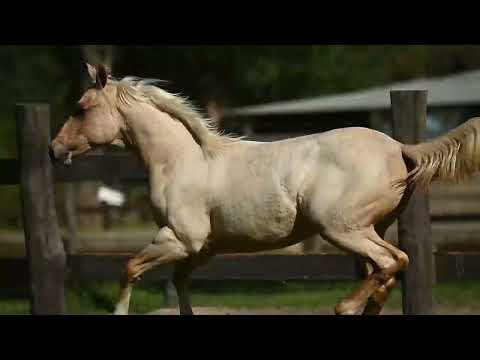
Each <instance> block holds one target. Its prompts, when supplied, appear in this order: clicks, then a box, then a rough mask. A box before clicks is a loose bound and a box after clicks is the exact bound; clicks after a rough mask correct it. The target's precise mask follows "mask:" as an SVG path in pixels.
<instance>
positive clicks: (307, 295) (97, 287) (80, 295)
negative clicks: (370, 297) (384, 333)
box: [0, 281, 480, 314]
mask: <svg viewBox="0 0 480 360" xmlns="http://www.w3.org/2000/svg"><path fill="white" fill-rule="evenodd" d="M355 285H356V284H354V283H351V282H287V283H281V282H246V281H244V282H219V281H216V282H209V283H208V282H205V283H203V282H195V283H193V286H192V303H193V305H194V306H206V307H228V308H250V309H254V308H255V309H258V308H297V309H307V310H308V309H312V310H313V309H318V308H329V309H333V307H334V305H335V303H336V302H337V301H338V300H339V299H340V298H342V297H343V296H345V295H346V294H347V293H348V292H349V291H350V290H351V289H352V287H353V286H355ZM162 291H163V289H162V288H161V287H153V286H147V285H142V284H139V285H138V286H137V287H136V289H135V291H134V293H133V297H132V303H131V312H132V313H135V314H143V313H147V312H149V311H153V310H156V309H159V308H161V307H163V306H164V303H163V302H164V299H163V294H162ZM117 293H118V285H117V284H115V283H92V284H89V285H82V286H79V285H78V286H72V287H69V289H68V295H67V307H68V313H69V314H109V313H111V312H112V310H113V304H114V302H115V300H116V297H117ZM2 294H3V296H2V297H1V299H0V314H28V312H29V306H28V301H27V299H26V296H25V294H22V293H20V292H19V291H14V290H2ZM434 295H435V300H436V303H437V305H438V306H437V307H438V308H440V309H441V311H439V313H442V312H443V313H445V311H446V313H472V314H475V313H478V314H480V282H466V281H464V282H456V283H442V284H440V285H438V286H437V287H436V288H435V293H434ZM400 306H401V293H400V290H399V289H395V290H394V292H393V294H392V296H391V298H390V299H389V301H388V306H387V308H400Z"/></svg>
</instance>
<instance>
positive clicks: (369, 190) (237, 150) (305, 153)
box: [49, 64, 480, 314]
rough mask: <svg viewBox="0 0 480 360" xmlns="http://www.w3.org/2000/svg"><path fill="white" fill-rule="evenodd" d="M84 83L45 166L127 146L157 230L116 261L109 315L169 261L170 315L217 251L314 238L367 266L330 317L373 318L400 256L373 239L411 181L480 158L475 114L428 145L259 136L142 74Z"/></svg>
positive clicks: (450, 172) (403, 262)
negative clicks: (115, 294)
mask: <svg viewBox="0 0 480 360" xmlns="http://www.w3.org/2000/svg"><path fill="white" fill-rule="evenodd" d="M87 67H88V71H89V74H90V76H91V78H92V79H93V81H94V85H93V86H92V87H91V88H90V89H88V90H87V91H86V92H85V93H84V95H83V96H82V98H81V99H80V101H79V102H78V105H79V110H78V111H77V112H76V113H75V114H73V115H72V116H71V117H70V118H69V119H68V120H67V121H66V123H65V124H64V126H63V128H62V129H61V130H60V132H59V134H58V135H57V136H56V138H55V139H54V140H53V141H52V143H51V146H50V149H49V152H50V156H51V158H52V161H54V162H59V163H66V164H68V163H71V161H72V159H74V158H75V157H76V156H78V155H80V154H83V153H86V152H87V151H89V150H91V149H93V148H96V147H99V146H105V145H116V146H121V147H125V148H128V149H132V150H133V151H134V152H135V153H136V154H138V156H139V157H140V158H141V160H142V161H143V163H144V165H145V167H146V169H147V170H148V172H149V178H150V198H151V202H152V205H153V208H154V216H155V221H156V223H157V224H158V227H159V231H158V233H157V235H156V236H155V238H154V239H153V241H152V242H151V243H150V244H149V245H148V246H146V247H145V248H144V249H143V250H142V251H140V252H139V253H138V254H136V255H135V256H134V257H133V258H132V259H131V260H130V261H129V262H128V263H127V265H126V271H125V276H124V279H123V280H122V283H121V292H120V298H119V300H118V302H117V305H116V309H115V314H128V309H129V302H130V296H131V292H132V288H133V284H134V283H135V281H137V280H138V279H139V278H140V276H141V275H142V274H143V273H144V272H145V271H147V270H149V269H152V268H154V267H156V266H158V265H164V264H174V268H175V270H174V279H173V281H174V284H175V286H176V289H177V293H178V296H179V307H180V313H181V314H192V309H191V304H190V299H189V291H188V283H189V278H190V274H191V272H192V270H193V269H194V268H195V267H197V266H199V265H201V264H204V263H205V262H206V261H208V260H209V259H210V258H211V257H212V256H214V255H216V254H225V253H238V252H256V251H263V250H270V249H277V248H282V247H286V246H290V245H293V244H295V243H298V242H300V241H302V240H303V239H305V238H307V237H309V236H312V235H313V234H320V235H321V236H322V237H323V238H324V239H327V240H328V241H329V242H331V243H332V244H333V245H335V246H337V247H338V248H341V249H344V250H346V251H348V252H351V253H353V254H355V255H357V256H359V257H361V258H362V259H364V261H365V263H366V264H368V266H367V267H368V269H369V274H368V276H367V278H366V280H364V282H363V283H362V284H361V286H360V287H359V288H358V290H356V291H354V292H353V293H352V294H351V295H350V296H348V297H346V298H345V299H343V300H342V301H340V302H339V303H338V304H337V306H336V307H335V313H336V314H358V313H362V314H379V313H380V311H381V309H382V307H383V305H384V303H385V301H386V299H387V297H388V295H389V292H390V291H391V289H392V288H393V287H394V285H395V275H396V274H397V273H398V272H400V271H403V270H405V269H406V267H407V265H408V256H407V255H406V254H405V253H404V252H402V251H400V250H399V249H397V248H396V247H395V246H393V245H391V244H390V243H388V242H386V241H384V240H383V238H382V237H383V236H384V233H385V231H386V229H387V228H388V226H389V225H391V224H392V222H393V221H394V219H395V218H396V216H397V215H398V213H399V211H401V209H402V207H403V206H404V205H405V203H406V201H407V200H408V198H409V195H410V194H411V193H412V190H413V189H414V187H415V186H417V185H421V186H424V187H427V186H428V185H429V184H430V183H431V181H433V180H460V179H462V178H464V177H467V176H469V175H471V174H472V173H473V172H474V171H477V170H478V167H479V164H480V158H479V157H480V151H479V149H478V147H479V144H480V141H479V139H478V133H479V129H480V119H472V120H469V121H468V122H467V123H465V124H463V125H462V126H460V127H458V128H457V129H454V130H452V131H451V132H449V133H448V134H446V135H445V136H443V137H440V138H438V139H435V140H434V141H431V142H427V143H422V144H419V145H404V144H401V143H399V142H397V141H395V140H393V139H391V138H390V137H388V136H387V135H385V134H383V133H381V132H377V131H374V130H370V129H367V128H359V127H356V128H344V129H336V130H332V131H328V132H325V133H322V134H315V135H309V136H302V137H298V138H293V139H288V140H283V141H276V142H269V143H262V142H253V141H244V140H242V139H239V138H234V137H229V136H225V135H221V134H219V133H218V132H217V131H216V130H215V127H214V126H213V125H211V124H210V123H209V122H208V119H205V118H204V117H203V116H202V115H200V114H199V113H198V112H197V111H196V110H195V109H194V108H193V107H192V106H191V105H190V104H189V103H188V102H187V101H186V100H185V99H183V98H181V97H179V96H177V95H172V94H170V93H168V92H166V91H164V90H162V89H160V88H158V87H156V86H153V85H152V81H151V80H142V79H139V78H133V77H127V78H123V79H114V78H113V77H112V76H111V75H110V74H109V72H108V70H107V69H106V68H105V66H103V65H97V66H95V67H94V66H90V65H88V64H87Z"/></svg>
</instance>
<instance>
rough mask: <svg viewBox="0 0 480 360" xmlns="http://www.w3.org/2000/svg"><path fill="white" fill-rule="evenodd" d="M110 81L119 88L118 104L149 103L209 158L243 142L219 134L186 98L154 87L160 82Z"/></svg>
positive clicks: (132, 78)
mask: <svg viewBox="0 0 480 360" xmlns="http://www.w3.org/2000/svg"><path fill="white" fill-rule="evenodd" d="M111 80H112V83H114V84H116V85H117V100H118V101H119V102H120V103H122V104H124V105H132V103H133V102H144V103H149V104H151V105H153V106H154V107H155V108H157V109H158V110H160V111H163V112H165V113H167V114H169V115H170V116H172V117H173V118H175V119H177V120H179V121H180V122H181V123H182V124H183V125H184V126H185V127H186V128H187V130H188V131H189V132H190V133H191V134H192V136H193V138H194V139H195V141H196V142H197V143H198V144H199V145H200V147H201V148H202V150H203V152H204V153H205V155H206V156H208V157H214V156H216V155H218V154H220V153H221V152H222V151H223V150H224V149H225V148H226V147H227V146H228V145H229V144H232V143H233V142H235V141H238V140H240V139H241V138H240V137H235V136H232V135H226V134H223V133H222V132H221V131H219V130H218V127H217V125H216V124H215V123H214V122H213V120H212V119H210V118H208V117H206V116H203V115H202V114H201V113H200V112H199V111H198V110H197V109H196V108H195V107H194V106H193V104H192V103H191V102H190V101H189V100H188V99H187V98H185V97H182V96H180V95H178V94H172V93H169V92H167V91H165V90H163V89H161V88H159V87H157V86H154V85H152V84H154V83H159V82H161V80H156V79H142V78H138V77H125V78H123V79H121V80H114V79H111Z"/></svg>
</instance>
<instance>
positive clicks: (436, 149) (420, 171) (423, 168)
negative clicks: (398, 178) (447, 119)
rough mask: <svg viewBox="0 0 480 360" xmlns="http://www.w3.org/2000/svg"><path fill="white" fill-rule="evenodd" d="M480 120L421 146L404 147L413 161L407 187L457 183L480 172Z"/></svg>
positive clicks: (404, 151) (404, 153)
mask: <svg viewBox="0 0 480 360" xmlns="http://www.w3.org/2000/svg"><path fill="white" fill-rule="evenodd" d="M479 133H480V118H473V119H470V120H468V121H467V122H465V123H464V124H462V125H460V126H458V127H457V128H455V129H453V130H451V131H450V132H448V133H447V134H445V135H444V136H441V137H439V138H436V139H434V140H432V141H428V142H424V143H420V144H418V145H406V144H403V145H402V153H403V156H404V158H406V161H407V162H412V164H411V167H410V168H411V169H412V170H411V171H410V172H409V173H408V177H407V184H418V185H419V186H421V187H423V188H426V187H428V186H429V185H430V183H432V182H433V181H439V182H452V183H458V182H461V181H464V180H467V179H468V178H469V177H470V176H472V175H473V174H474V173H475V172H477V171H478V170H480V134H479Z"/></svg>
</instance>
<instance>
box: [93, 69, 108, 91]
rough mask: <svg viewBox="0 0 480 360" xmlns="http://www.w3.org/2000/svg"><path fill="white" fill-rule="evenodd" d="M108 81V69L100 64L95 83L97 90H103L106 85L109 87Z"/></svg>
mask: <svg viewBox="0 0 480 360" xmlns="http://www.w3.org/2000/svg"><path fill="white" fill-rule="evenodd" d="M107 81H108V69H107V68H106V67H105V65H102V64H99V65H97V77H96V79H95V83H96V85H97V88H99V89H103V88H104V87H105V85H107Z"/></svg>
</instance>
